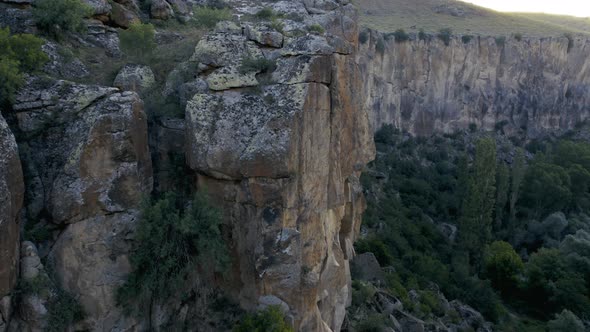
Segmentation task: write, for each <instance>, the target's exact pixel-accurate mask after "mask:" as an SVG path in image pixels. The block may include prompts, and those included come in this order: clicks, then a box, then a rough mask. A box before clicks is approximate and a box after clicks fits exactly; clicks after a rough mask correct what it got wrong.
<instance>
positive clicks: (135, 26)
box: [119, 22, 156, 64]
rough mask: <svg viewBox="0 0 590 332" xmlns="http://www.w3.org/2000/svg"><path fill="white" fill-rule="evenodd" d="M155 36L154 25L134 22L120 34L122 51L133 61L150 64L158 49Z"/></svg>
mask: <svg viewBox="0 0 590 332" xmlns="http://www.w3.org/2000/svg"><path fill="white" fill-rule="evenodd" d="M155 35H156V32H155V30H154V26H153V25H151V24H143V23H141V22H134V23H132V24H131V25H130V26H129V29H127V30H123V31H121V32H120V33H119V44H120V46H121V50H122V51H123V53H125V55H126V56H128V57H129V58H130V59H132V60H133V61H136V62H138V63H142V64H148V63H149V62H150V61H151V60H152V56H153V52H154V49H155V48H156V38H155Z"/></svg>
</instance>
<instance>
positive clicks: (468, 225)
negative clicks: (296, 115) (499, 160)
mask: <svg viewBox="0 0 590 332" xmlns="http://www.w3.org/2000/svg"><path fill="white" fill-rule="evenodd" d="M495 185H496V142H495V141H494V139H492V138H482V139H480V140H479V141H478V142H477V144H476V152H475V160H474V165H473V170H472V172H471V174H470V178H469V183H468V190H467V196H466V197H465V202H464V203H463V215H462V216H461V218H460V220H459V232H460V233H459V236H460V243H461V245H462V247H463V249H465V250H467V251H468V252H469V253H470V254H471V255H472V257H474V256H477V255H479V254H478V253H479V252H480V251H481V250H480V249H481V248H482V247H483V246H485V245H486V244H487V243H488V242H489V240H490V236H491V227H492V212H493V210H494V206H495V194H496V187H495Z"/></svg>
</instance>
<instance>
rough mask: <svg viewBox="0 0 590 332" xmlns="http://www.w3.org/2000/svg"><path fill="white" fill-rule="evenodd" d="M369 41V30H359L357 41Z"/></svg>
mask: <svg viewBox="0 0 590 332" xmlns="http://www.w3.org/2000/svg"><path fill="white" fill-rule="evenodd" d="M368 41H369V32H368V31H361V32H360V33H359V43H361V44H365V43H366V42H368Z"/></svg>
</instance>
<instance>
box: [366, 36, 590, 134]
mask: <svg viewBox="0 0 590 332" xmlns="http://www.w3.org/2000/svg"><path fill="white" fill-rule="evenodd" d="M370 36H371V37H370V40H369V41H368V42H367V43H366V44H365V45H362V46H361V50H360V52H359V53H358V55H359V56H360V58H359V61H360V63H361V64H362V65H361V68H362V71H363V76H364V78H363V82H365V84H364V89H363V90H364V92H363V93H364V95H365V96H366V100H365V107H366V108H367V109H370V110H371V122H372V125H373V129H374V130H377V129H379V128H380V127H381V126H382V125H383V124H393V125H394V126H395V127H397V128H401V129H404V130H407V131H409V132H411V133H413V134H418V135H430V134H432V133H433V132H453V131H455V130H458V129H466V128H468V127H469V125H470V124H471V123H474V124H476V125H477V127H478V128H482V129H485V130H493V129H494V126H495V124H496V123H499V122H502V121H506V122H507V125H506V126H505V127H504V129H505V131H506V132H508V133H510V134H513V133H518V132H522V133H524V134H526V135H528V136H529V137H535V136H536V135H538V134H539V133H540V132H543V131H546V130H568V129H572V128H573V127H574V126H575V125H576V124H577V123H580V122H582V121H584V120H586V119H588V118H589V117H590V107H589V105H590V95H589V94H588V90H589V89H590V58H589V57H588V52H589V51H590V40H587V39H585V38H574V41H573V42H574V46H573V47H571V48H570V47H568V39H567V38H544V39H534V38H533V39H527V38H525V39H523V40H522V41H518V40H516V39H513V38H509V39H508V40H506V42H505V43H504V44H503V45H502V44H498V43H497V42H496V41H495V39H494V38H491V37H490V38H486V37H476V38H474V39H473V40H472V41H471V42H469V43H467V44H464V43H463V42H462V41H461V40H459V39H453V40H452V41H451V44H450V46H445V45H444V43H443V42H442V41H440V40H438V38H432V39H431V40H426V41H419V40H413V41H409V42H405V43H395V42H394V41H393V40H391V41H388V42H386V43H385V44H386V47H385V48H386V49H385V52H383V54H380V53H379V52H376V51H375V43H376V41H377V40H378V38H381V37H379V36H378V35H377V33H375V32H371V34H370Z"/></svg>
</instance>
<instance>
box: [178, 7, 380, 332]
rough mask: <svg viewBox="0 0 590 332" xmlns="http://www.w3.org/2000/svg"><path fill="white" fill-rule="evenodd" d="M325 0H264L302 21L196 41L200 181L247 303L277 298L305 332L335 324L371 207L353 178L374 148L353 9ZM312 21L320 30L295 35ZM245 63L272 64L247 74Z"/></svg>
mask: <svg viewBox="0 0 590 332" xmlns="http://www.w3.org/2000/svg"><path fill="white" fill-rule="evenodd" d="M318 3H319V4H316V2H310V1H288V2H287V1H279V2H273V3H269V4H268V5H269V6H273V8H274V10H275V11H278V12H281V11H282V13H283V14H285V15H284V16H285V17H286V16H288V15H289V14H291V15H294V14H297V15H301V16H302V17H303V18H304V19H303V21H301V22H295V21H290V20H284V21H283V22H284V24H285V26H284V29H283V31H282V32H278V31H276V30H273V29H272V28H271V27H269V26H268V25H265V24H263V23H262V24H261V23H257V24H248V23H245V24H244V28H243V29H242V28H237V29H233V30H232V29H220V30H218V31H216V32H214V33H211V34H209V35H207V36H205V37H204V38H203V40H201V42H200V43H199V44H198V45H197V47H196V50H195V54H194V56H193V59H192V61H194V62H198V64H199V66H198V67H199V68H200V70H201V73H200V75H199V77H198V80H200V81H201V82H205V83H206V84H207V85H208V87H209V90H208V91H205V92H203V93H199V94H197V95H195V96H194V98H192V100H191V101H189V102H188V105H187V109H186V142H187V147H186V149H187V161H188V163H189V166H190V167H191V168H192V169H193V170H195V172H196V174H197V177H198V180H197V181H198V186H199V187H200V188H201V189H205V188H206V189H207V190H208V192H209V193H210V194H211V195H212V196H213V197H214V198H215V199H216V201H217V202H218V203H219V204H220V205H222V206H223V210H224V212H225V216H226V223H227V228H228V229H229V230H230V232H229V233H230V234H229V237H228V242H229V243H230V246H231V249H232V250H233V252H234V255H233V256H234V257H235V259H234V262H233V263H234V264H233V270H232V275H231V277H230V278H229V281H228V283H229V284H230V285H229V288H230V289H231V290H233V292H234V294H235V295H237V296H238V297H239V299H240V301H241V304H242V305H243V306H244V307H246V308H250V309H255V308H256V307H258V306H265V305H272V304H276V305H280V306H281V307H282V308H283V309H284V310H285V311H286V313H287V315H288V317H289V319H291V320H292V323H293V324H294V326H295V327H296V329H298V330H300V331H339V330H340V327H341V325H342V321H343V319H344V315H345V307H346V305H347V304H348V303H349V301H350V273H349V266H348V260H349V259H350V258H351V257H352V255H353V254H354V249H353V248H352V243H353V242H354V239H355V237H356V235H357V234H358V229H359V227H360V217H361V213H362V211H363V210H364V200H363V197H362V193H361V190H360V186H359V184H358V177H359V175H360V172H361V171H362V169H363V167H364V165H365V164H366V163H367V162H369V161H370V160H371V159H372V158H373V156H374V145H373V142H372V135H371V130H370V128H369V121H368V116H367V114H366V112H364V110H363V108H362V99H361V98H360V97H361V96H360V95H359V92H360V91H361V89H360V88H361V85H360V84H361V82H360V73H359V70H358V68H357V65H356V63H355V56H354V52H355V50H356V45H357V37H358V30H357V25H356V12H355V10H354V8H353V7H352V5H350V4H346V1H341V2H335V1H323V2H321V3H320V2H318ZM313 24H317V25H321V26H323V28H322V29H325V32H321V33H317V34H303V35H302V34H301V33H297V32H296V30H299V31H300V30H301V29H306V27H308V26H310V25H313ZM316 30H317V29H316ZM245 59H265V60H267V61H270V62H273V63H276V70H274V72H273V73H272V74H270V73H268V72H266V73H265V72H264V70H263V69H254V70H244V63H245V62H246V61H245ZM268 76H270V77H268Z"/></svg>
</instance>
